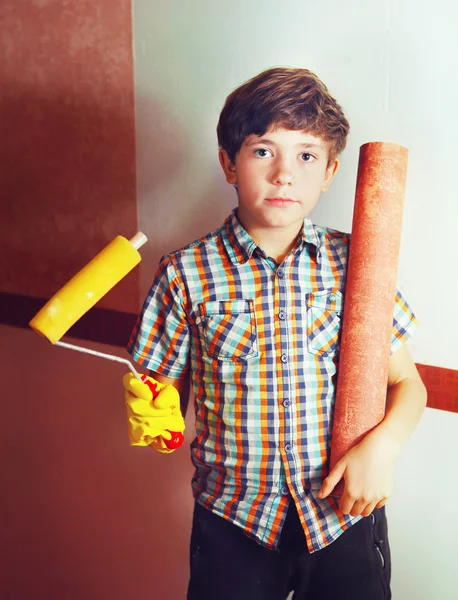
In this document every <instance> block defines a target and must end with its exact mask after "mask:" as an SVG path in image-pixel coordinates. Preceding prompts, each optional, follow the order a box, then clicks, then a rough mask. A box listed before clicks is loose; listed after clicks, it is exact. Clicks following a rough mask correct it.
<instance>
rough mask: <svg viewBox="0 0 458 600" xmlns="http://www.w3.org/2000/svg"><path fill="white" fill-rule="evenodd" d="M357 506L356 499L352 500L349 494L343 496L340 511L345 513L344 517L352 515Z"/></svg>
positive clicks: (340, 501)
mask: <svg viewBox="0 0 458 600" xmlns="http://www.w3.org/2000/svg"><path fill="white" fill-rule="evenodd" d="M354 505H355V499H354V498H352V497H351V496H350V495H349V494H345V493H344V494H343V495H342V498H341V499H340V500H339V509H340V510H341V512H343V514H344V515H349V514H351V512H352V510H353V506H354Z"/></svg>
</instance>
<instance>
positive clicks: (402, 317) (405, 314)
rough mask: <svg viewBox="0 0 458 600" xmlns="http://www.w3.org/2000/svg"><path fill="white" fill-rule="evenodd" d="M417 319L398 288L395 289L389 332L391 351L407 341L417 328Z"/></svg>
mask: <svg viewBox="0 0 458 600" xmlns="http://www.w3.org/2000/svg"><path fill="white" fill-rule="evenodd" d="M417 325H418V321H417V318H416V316H415V315H414V313H413V311H412V309H411V308H410V306H409V305H408V304H407V301H406V299H405V298H404V296H403V295H402V293H401V291H400V290H399V288H398V289H397V291H396V299H395V302H394V316H393V329H392V332H391V351H390V354H393V353H394V352H396V350H398V349H399V348H400V347H401V346H402V345H403V344H405V343H406V342H407V340H408V339H409V338H410V336H411V335H412V334H413V333H414V331H415V329H416V328H417Z"/></svg>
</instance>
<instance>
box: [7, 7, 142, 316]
mask: <svg viewBox="0 0 458 600" xmlns="http://www.w3.org/2000/svg"><path fill="white" fill-rule="evenodd" d="M0 52H1V56H2V60H0V104H1V138H2V139H1V141H2V143H1V144H0V164H1V170H0V194H1V203H2V212H3V215H2V219H1V221H0V252H1V253H2V255H4V256H7V257H8V260H6V261H0V265H1V267H0V282H1V291H2V292H10V293H11V292H12V293H16V294H23V295H25V296H34V297H42V298H47V297H49V296H51V295H52V294H53V293H54V292H55V291H57V289H59V287H61V286H62V285H63V284H64V283H65V282H66V281H67V280H68V279H69V278H70V277H71V276H72V275H73V274H74V273H75V272H77V271H78V270H79V269H80V268H81V267H82V266H83V265H84V264H85V263H86V262H88V260H89V259H90V258H92V257H93V256H94V255H95V254H96V253H97V252H98V251H99V250H101V249H102V248H103V247H104V246H105V245H106V244H107V243H108V242H109V241H111V239H113V237H115V235H117V234H122V235H126V236H130V235H132V234H133V233H135V231H136V228H137V209H136V185H135V132H134V90H133V58H132V28H131V6H130V0H97V2H93V1H92V0H79V1H78V2H63V1H62V0H48V1H43V0H40V1H39V0H35V1H25V0H4V1H3V2H2V9H1V13H0ZM138 301H139V299H138V273H137V272H134V273H133V274H131V275H129V276H128V277H127V278H126V280H125V281H123V282H121V284H120V285H119V286H117V287H116V288H115V289H114V290H112V291H111V292H110V293H109V294H108V296H106V298H104V299H103V300H102V301H101V305H102V306H106V307H109V308H114V309H118V310H125V311H130V310H131V311H136V310H137V308H138Z"/></svg>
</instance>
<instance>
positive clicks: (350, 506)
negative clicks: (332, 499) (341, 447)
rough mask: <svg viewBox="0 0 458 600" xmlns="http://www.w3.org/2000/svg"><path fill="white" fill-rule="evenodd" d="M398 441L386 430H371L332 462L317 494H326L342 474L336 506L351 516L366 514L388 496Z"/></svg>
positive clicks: (364, 515) (383, 501)
mask: <svg viewBox="0 0 458 600" xmlns="http://www.w3.org/2000/svg"><path fill="white" fill-rule="evenodd" d="M399 451H400V447H399V444H398V443H397V442H396V441H395V440H394V439H393V438H392V437H390V436H389V435H387V434H386V433H382V432H380V431H377V429H374V430H372V431H371V432H370V433H369V434H368V435H367V436H366V437H365V438H364V439H363V440H362V442H360V443H359V444H358V445H357V446H354V447H353V448H352V449H351V450H350V451H349V452H347V454H346V455H345V456H344V457H343V458H342V459H341V460H340V461H339V462H338V463H337V464H336V465H335V467H334V468H333V469H332V471H331V472H330V473H329V475H328V476H327V477H326V479H325V480H324V481H323V485H322V486H321V490H320V491H319V493H318V497H319V498H326V497H327V496H329V494H330V493H331V492H332V490H333V489H334V487H335V486H336V485H337V484H338V483H339V481H340V480H341V479H342V478H343V479H344V482H345V485H344V491H343V494H342V497H341V498H340V500H339V508H340V510H341V511H342V512H343V513H345V514H350V515H352V516H353V517H356V516H358V515H362V516H363V517H367V516H369V515H370V514H371V512H372V511H373V510H374V508H381V507H382V506H383V505H384V504H385V503H386V501H387V500H388V498H389V497H390V496H391V492H392V488H393V468H394V461H395V459H396V457H397V456H398V454H399Z"/></svg>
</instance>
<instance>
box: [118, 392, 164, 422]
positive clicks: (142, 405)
mask: <svg viewBox="0 0 458 600" xmlns="http://www.w3.org/2000/svg"><path fill="white" fill-rule="evenodd" d="M125 404H126V406H127V408H128V409H130V411H131V412H132V413H133V414H134V415H138V416H139V417H154V418H161V417H170V416H171V415H172V409H171V408H156V407H155V406H154V405H153V404H152V403H151V402H150V401H148V400H142V399H141V398H137V396H134V395H133V394H131V393H130V392H126V396H125Z"/></svg>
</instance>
